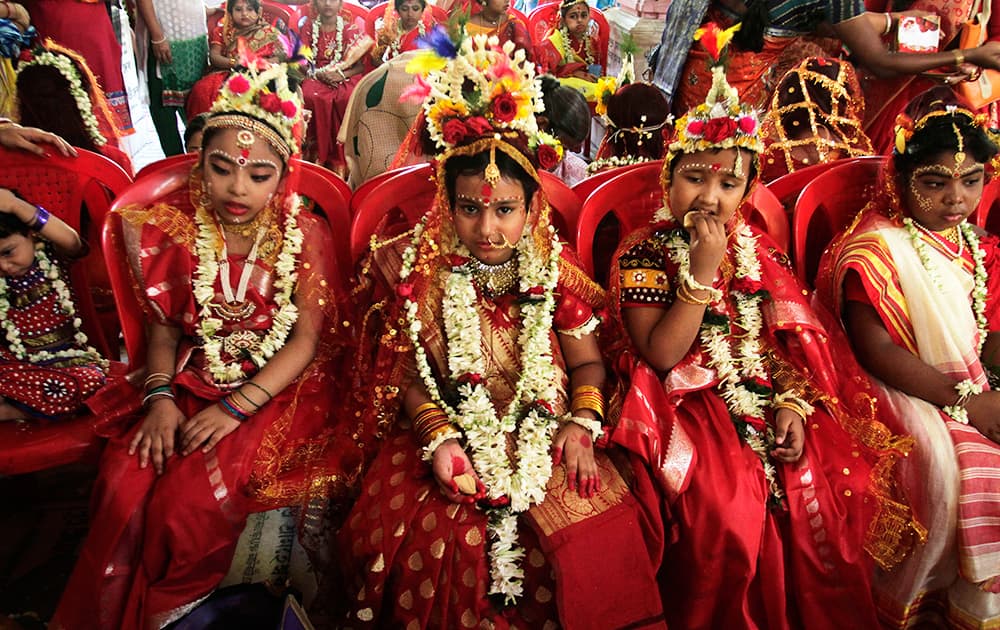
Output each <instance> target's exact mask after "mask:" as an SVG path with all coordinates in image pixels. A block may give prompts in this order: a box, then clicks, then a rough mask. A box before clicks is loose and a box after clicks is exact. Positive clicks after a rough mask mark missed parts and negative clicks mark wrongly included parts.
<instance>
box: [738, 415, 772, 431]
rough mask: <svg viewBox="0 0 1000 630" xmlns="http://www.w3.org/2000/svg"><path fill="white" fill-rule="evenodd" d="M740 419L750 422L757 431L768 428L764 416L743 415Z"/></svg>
mask: <svg viewBox="0 0 1000 630" xmlns="http://www.w3.org/2000/svg"><path fill="white" fill-rule="evenodd" d="M740 420H742V421H743V422H745V423H747V424H749V425H750V426H752V427H753V428H755V429H757V431H759V432H761V433H763V432H764V431H766V430H767V423H766V422H764V419H763V418H755V417H753V416H742V417H741V418H740Z"/></svg>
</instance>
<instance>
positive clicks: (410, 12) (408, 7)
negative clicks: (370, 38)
mask: <svg viewBox="0 0 1000 630" xmlns="http://www.w3.org/2000/svg"><path fill="white" fill-rule="evenodd" d="M433 26H434V18H433V17H432V16H431V13H430V12H428V11H427V2H426V0H394V1H393V2H392V3H389V4H386V5H385V17H384V18H383V20H382V26H381V28H379V29H378V31H377V32H376V33H375V35H376V43H375V47H374V48H372V61H374V62H375V64H376V65H378V64H381V63H383V62H385V61H388V60H389V59H392V58H393V57H395V56H396V55H398V54H400V53H404V52H406V51H408V50H416V49H417V40H418V39H419V38H421V37H423V36H424V35H426V34H427V31H429V30H430V29H431V28H432V27H433Z"/></svg>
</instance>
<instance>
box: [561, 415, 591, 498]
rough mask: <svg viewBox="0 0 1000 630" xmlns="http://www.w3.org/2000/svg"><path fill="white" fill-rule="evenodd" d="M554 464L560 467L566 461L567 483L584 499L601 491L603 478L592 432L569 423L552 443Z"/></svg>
mask: <svg viewBox="0 0 1000 630" xmlns="http://www.w3.org/2000/svg"><path fill="white" fill-rule="evenodd" d="M552 446H553V452H552V463H553V464H554V465H556V466H558V465H559V464H560V463H562V462H563V460H564V459H565V464H566V483H567V484H568V485H569V489H570V490H576V491H577V492H578V493H579V495H580V496H581V497H583V498H584V499H586V498H589V497H592V496H594V493H595V492H597V491H598V490H600V489H601V477H600V475H599V474H598V472H597V461H596V460H595V459H594V442H593V440H591V439H590V431H588V430H586V429H584V428H583V427H581V426H580V425H578V424H576V423H575V422H567V423H566V424H564V425H563V426H562V428H561V429H559V433H557V434H556V438H555V440H553V442H552Z"/></svg>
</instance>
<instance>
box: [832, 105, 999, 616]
mask: <svg viewBox="0 0 1000 630" xmlns="http://www.w3.org/2000/svg"><path fill="white" fill-rule="evenodd" d="M896 125H897V129H898V130H899V131H898V132H897V138H898V140H897V145H896V151H895V152H894V153H893V156H892V158H891V159H890V160H889V161H888V162H887V164H886V166H885V167H884V171H883V174H882V178H881V180H880V182H879V185H878V186H877V188H876V189H877V190H878V195H877V196H875V197H874V198H873V199H872V201H871V202H870V203H869V204H868V205H867V206H866V207H865V209H864V210H863V211H862V213H861V215H860V217H859V218H858V219H857V220H856V221H855V222H854V223H853V224H852V227H851V229H850V230H849V231H847V232H846V233H845V234H844V235H842V236H841V237H840V238H839V239H838V240H837V241H835V244H834V246H833V247H832V248H831V249H830V250H829V252H828V254H827V256H826V257H825V259H824V261H823V265H822V269H823V272H821V273H820V275H819V277H820V278H821V279H823V280H824V281H825V282H824V284H821V285H820V287H819V289H820V292H821V295H822V296H823V297H824V298H825V299H826V300H827V301H828V303H829V304H830V305H831V306H834V307H836V309H837V312H838V313H839V314H840V316H841V318H842V319H843V322H844V325H845V327H846V328H847V332H848V335H849V336H850V338H851V342H852V344H853V345H854V348H855V351H856V352H857V354H858V359H859V360H860V361H861V363H862V365H864V366H865V369H867V370H868V371H869V372H870V373H871V375H872V376H873V377H874V378H875V379H877V380H876V381H875V383H876V385H877V390H878V393H879V400H880V401H882V402H883V404H884V406H885V407H886V408H887V409H888V410H891V412H892V413H891V414H886V415H885V416H884V417H885V418H886V422H887V423H888V422H890V421H891V422H894V423H895V424H893V425H891V428H892V429H893V430H897V431H905V432H906V433H909V434H911V435H912V436H913V438H914V439H915V440H916V446H915V448H914V449H913V452H912V453H911V454H910V456H909V457H908V458H907V459H906V460H905V461H904V462H902V463H901V467H900V483H901V485H902V487H903V490H904V491H905V492H906V493H907V495H908V497H909V498H910V500H911V502H912V505H913V510H914V513H915V516H916V517H917V519H918V520H919V522H920V523H921V525H922V526H923V527H924V528H926V531H925V537H926V540H925V541H924V543H923V544H922V545H921V546H919V547H918V548H917V549H916V550H915V551H914V553H913V554H912V555H911V556H910V557H908V558H907V559H906V561H905V562H904V563H903V564H901V565H900V566H899V567H897V568H895V569H894V570H893V571H884V572H879V573H878V574H877V575H876V578H875V591H876V595H877V599H878V603H879V609H880V610H879V612H880V614H881V616H882V618H883V620H884V621H885V622H886V623H888V624H891V625H892V627H912V626H914V625H916V624H926V625H927V626H928V627H931V626H933V627H961V628H993V627H996V626H997V625H1000V527H998V523H1000V484H998V483H997V476H996V474H997V471H998V470H1000V394H998V393H996V392H995V391H992V387H991V386H990V385H991V384H992V383H995V380H994V379H993V378H991V376H992V375H991V374H990V371H991V370H994V369H995V365H996V364H997V363H998V360H997V354H996V352H997V348H998V346H997V341H998V336H997V334H996V331H998V330H1000V308H998V304H1000V302H998V295H1000V242H998V239H997V237H996V236H993V235H991V234H985V233H983V232H982V230H980V229H979V228H976V227H974V226H973V225H972V224H970V223H968V222H967V219H968V217H969V216H970V215H971V214H972V212H973V211H974V210H975V208H976V206H977V204H978V203H979V198H980V196H981V195H982V192H983V182H984V180H985V178H986V168H987V165H988V164H990V163H991V162H992V160H994V159H995V158H996V156H997V151H998V148H997V146H996V145H995V144H994V142H993V141H992V140H991V139H990V137H989V136H988V135H987V134H986V133H985V126H984V125H982V121H981V119H978V118H977V117H976V116H974V115H973V114H972V113H971V112H970V111H969V110H968V109H967V107H966V106H965V105H964V104H963V103H961V102H960V101H959V100H958V99H957V98H956V97H955V95H954V94H953V93H952V92H951V90H950V89H948V88H946V87H937V88H934V89H933V90H930V91H928V92H926V93H924V94H923V95H921V96H920V97H918V98H917V99H915V100H914V101H913V102H912V103H911V104H910V105H909V106H908V107H907V109H906V111H905V112H904V113H903V114H901V115H900V117H899V118H898V119H897V122H896ZM988 381H989V383H988Z"/></svg>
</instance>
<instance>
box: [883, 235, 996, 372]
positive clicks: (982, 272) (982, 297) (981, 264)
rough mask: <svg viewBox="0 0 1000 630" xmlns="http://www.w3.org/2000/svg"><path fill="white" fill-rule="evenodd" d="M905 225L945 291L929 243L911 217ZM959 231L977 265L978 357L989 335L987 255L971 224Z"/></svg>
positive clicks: (926, 267)
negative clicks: (987, 316)
mask: <svg viewBox="0 0 1000 630" xmlns="http://www.w3.org/2000/svg"><path fill="white" fill-rule="evenodd" d="M903 225H904V226H905V227H906V231H907V233H908V234H909V236H910V242H911V243H912V244H913V249H914V250H916V252H917V256H918V257H919V258H920V263H921V264H922V265H923V267H924V270H925V271H927V275H929V276H930V278H931V281H932V282H933V283H934V286H935V287H937V288H938V290H939V291H943V290H944V281H943V280H942V279H941V275H940V274H939V273H938V269H937V265H936V264H935V263H934V261H933V260H931V257H930V250H929V248H928V247H927V243H925V242H924V240H923V239H922V238H920V233H919V231H918V229H917V227H918V226H917V224H916V223H915V222H914V221H913V219H911V218H910V217H906V218H904V219H903ZM958 231H959V234H961V235H962V238H964V239H965V242H966V244H967V245H968V246H969V250H970V252H971V254H972V261H973V264H974V265H975V271H974V272H973V287H972V312H973V314H974V315H975V318H976V327H977V328H978V329H979V340H978V345H977V346H976V356H979V355H980V354H982V351H983V344H985V343H986V336H987V335H988V334H989V322H987V321H986V297H987V290H986V280H987V275H986V264H985V261H986V253H985V252H983V250H982V249H981V248H980V247H979V236H978V235H977V234H976V231H975V229H974V228H973V227H972V226H971V225H970V224H969V223H967V222H965V221H963V222H962V223H961V224H960V225H959V226H958Z"/></svg>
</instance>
